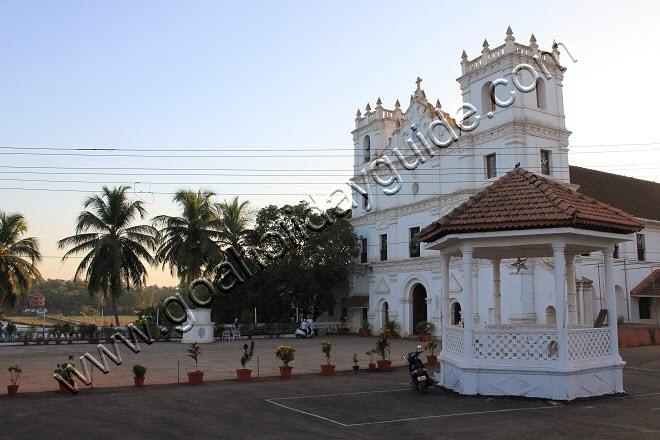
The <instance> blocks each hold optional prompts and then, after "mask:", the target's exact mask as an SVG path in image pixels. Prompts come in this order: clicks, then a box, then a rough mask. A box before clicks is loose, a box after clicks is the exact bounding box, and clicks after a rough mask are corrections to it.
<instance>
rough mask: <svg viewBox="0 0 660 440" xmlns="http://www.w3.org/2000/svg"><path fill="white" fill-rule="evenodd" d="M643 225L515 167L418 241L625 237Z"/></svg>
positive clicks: (602, 204)
mask: <svg viewBox="0 0 660 440" xmlns="http://www.w3.org/2000/svg"><path fill="white" fill-rule="evenodd" d="M643 224H644V223H643V222H642V221H640V220H638V219H637V218H635V217H633V216H632V215H630V214H627V213H625V212H623V211H622V210H620V209H618V208H613V207H612V206H609V205H607V204H605V203H602V202H599V201H598V200H596V199H593V198H591V197H588V196H585V195H584V194H582V193H580V192H577V191H573V190H571V189H569V188H567V187H565V186H563V185H561V184H559V183H557V182H554V181H552V180H548V179H546V178H544V177H541V176H537V175H536V174H534V173H531V172H529V171H527V170H525V169H523V168H515V169H513V170H512V171H509V172H508V173H506V174H505V175H504V176H502V177H501V178H499V179H498V180H497V181H495V182H494V183H493V184H491V185H489V186H488V187H486V188H484V189H483V190H481V191H480V192H478V193H477V194H475V195H474V196H472V197H470V198H469V199H468V200H466V201H465V202H464V203H463V204H461V205H460V206H458V207H457V208H456V209H454V210H453V211H451V212H450V213H449V214H447V215H445V216H444V217H442V218H441V219H440V220H437V221H435V222H433V223H431V224H430V225H429V226H427V227H425V228H424V229H422V230H421V231H420V233H419V235H418V238H419V239H420V240H421V241H425V242H429V241H433V240H437V239H438V238H441V237H443V236H445V235H448V234H452V233H466V232H486V231H496V230H513V229H533V228H560V227H572V228H578V229H591V230H599V231H608V232H617V233H625V234H628V233H631V232H635V231H639V230H641V229H642V225H643Z"/></svg>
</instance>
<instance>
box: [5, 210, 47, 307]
mask: <svg viewBox="0 0 660 440" xmlns="http://www.w3.org/2000/svg"><path fill="white" fill-rule="evenodd" d="M26 232H27V223H26V222H25V218H24V217H23V216H22V215H21V214H18V213H15V214H7V213H5V212H3V211H0V305H5V306H7V307H9V308H13V307H14V306H15V305H16V302H17V300H18V297H19V295H22V296H25V295H27V293H28V292H29V291H30V286H31V285H32V281H34V280H41V279H42V278H41V274H40V273H39V271H38V270H37V267H36V263H38V262H40V261H41V252H39V242H38V240H37V239H36V238H33V237H26V238H20V237H21V235H23V234H25V233H26Z"/></svg>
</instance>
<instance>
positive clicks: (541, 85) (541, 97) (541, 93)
mask: <svg viewBox="0 0 660 440" xmlns="http://www.w3.org/2000/svg"><path fill="white" fill-rule="evenodd" d="M536 107H538V108H540V109H542V110H545V109H546V108H547V104H546V101H545V81H543V78H536Z"/></svg>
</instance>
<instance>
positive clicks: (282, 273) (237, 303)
mask: <svg viewBox="0 0 660 440" xmlns="http://www.w3.org/2000/svg"><path fill="white" fill-rule="evenodd" d="M291 218H297V219H298V223H299V224H301V225H302V224H304V222H305V219H306V218H309V219H310V221H311V222H312V223H313V224H317V225H318V224H322V220H321V218H320V217H319V216H317V215H314V214H310V209H309V206H308V205H307V204H306V203H303V202H301V203H299V204H298V205H295V206H284V207H277V206H273V205H271V206H267V207H265V208H263V209H261V210H260V211H259V212H258V213H257V216H256V222H255V226H254V229H252V230H251V231H249V232H248V233H247V234H246V239H245V243H244V245H248V246H252V247H254V248H258V249H259V251H261V252H263V251H264V250H265V249H266V248H267V247H268V249H269V250H271V251H274V252H275V253H277V252H278V251H281V250H282V249H281V243H278V242H277V241H276V240H273V241H271V240H267V241H265V242H262V237H264V234H266V233H267V232H277V233H279V234H280V235H281V236H282V237H289V235H288V234H287V233H286V232H285V231H284V230H283V228H282V225H283V224H284V225H286V227H287V228H288V229H289V231H294V230H295V228H294V225H293V224H292V221H291ZM291 234H292V235H294V234H293V233H291ZM295 235H296V236H297V238H296V240H295V241H296V243H297V244H295V245H294V244H293V243H292V240H291V239H290V237H289V238H287V240H286V246H287V250H286V253H284V255H283V256H282V257H281V258H276V259H273V260H269V261H268V262H267V264H266V265H265V267H264V268H263V269H260V268H259V267H258V265H256V264H254V260H250V259H248V260H247V263H248V265H250V266H251V270H252V272H253V274H254V275H253V277H252V278H250V279H249V280H247V282H245V283H244V284H241V285H239V286H238V287H237V288H236V289H234V290H233V291H231V292H230V294H229V296H228V298H227V299H226V300H222V298H216V301H215V302H214V308H215V315H216V319H218V318H219V319H220V320H225V321H226V320H227V319H228V318H230V317H231V315H235V316H237V315H238V314H240V311H241V310H253V308H254V307H257V309H258V310H262V311H263V312H260V313H259V316H260V320H265V321H271V322H272V321H274V320H283V319H285V318H286V317H290V316H292V314H293V313H295V308H296V307H299V308H300V309H301V310H302V311H303V313H306V314H307V313H308V314H310V315H312V316H313V317H314V318H316V317H318V316H319V315H320V314H321V313H323V311H325V310H328V309H329V308H330V307H332V306H333V304H334V297H335V293H337V292H339V291H342V290H345V291H348V288H349V282H350V279H351V274H354V273H356V272H358V271H360V270H362V265H357V264H355V258H356V257H357V256H358V253H359V247H358V238H357V236H356V235H355V232H354V231H353V228H352V226H351V225H350V223H348V221H347V220H345V219H344V218H341V217H334V220H333V223H332V224H328V225H327V226H326V227H325V228H321V230H319V231H313V230H309V229H307V231H306V235H307V238H305V239H303V237H302V236H301V234H299V233H297V234H295ZM286 320H287V321H288V319H286Z"/></svg>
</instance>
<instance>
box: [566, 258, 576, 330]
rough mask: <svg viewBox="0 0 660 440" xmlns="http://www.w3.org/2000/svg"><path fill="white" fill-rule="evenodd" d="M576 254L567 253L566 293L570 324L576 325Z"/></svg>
mask: <svg viewBox="0 0 660 440" xmlns="http://www.w3.org/2000/svg"><path fill="white" fill-rule="evenodd" d="M574 259H575V255H573V254H568V255H566V295H567V297H568V324H569V325H576V324H577V323H578V320H577V296H576V294H575V267H574V266H573V262H574Z"/></svg>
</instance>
